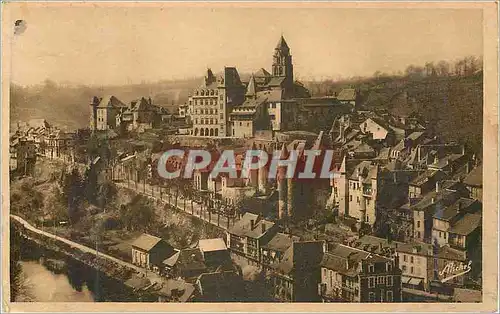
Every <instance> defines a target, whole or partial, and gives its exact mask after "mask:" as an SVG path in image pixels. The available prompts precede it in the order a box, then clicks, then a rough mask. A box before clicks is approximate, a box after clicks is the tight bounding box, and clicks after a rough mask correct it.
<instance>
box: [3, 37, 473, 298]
mask: <svg viewBox="0 0 500 314" xmlns="http://www.w3.org/2000/svg"><path fill="white" fill-rule="evenodd" d="M266 49H267V48H266ZM269 50H270V53H272V56H273V57H272V60H273V61H272V64H271V67H270V68H269V70H266V69H265V68H260V69H256V70H255V72H253V73H252V74H251V75H250V77H249V78H248V79H244V78H243V75H242V76H240V74H239V72H238V70H237V68H236V67H230V66H226V67H224V68H222V69H211V68H208V69H207V70H206V72H205V73H202V75H203V79H202V80H201V82H200V84H199V87H198V88H196V89H194V90H192V91H191V93H190V96H189V99H188V101H187V102H186V103H182V104H177V108H176V110H172V109H171V108H169V109H167V108H165V107H162V106H160V105H157V104H155V103H154V102H153V100H152V98H151V96H152V95H143V97H141V98H139V99H137V100H134V101H132V102H129V103H126V102H123V101H121V100H120V95H95V96H94V97H92V99H89V102H88V110H89V113H88V114H89V116H90V119H89V122H88V127H86V128H80V129H76V130H68V129H64V128H59V127H56V126H54V125H52V123H51V121H47V120H45V119H43V118H37V119H31V120H28V121H19V122H17V123H16V125H15V127H13V128H11V134H10V174H11V185H13V186H15V185H16V182H22V181H23V180H24V181H26V180H29V179H30V178H32V179H34V180H39V178H40V175H39V174H40V173H41V172H45V171H48V170H47V169H49V167H48V166H47V165H49V164H51V165H54V164H55V165H58V166H57V171H54V173H53V174H51V176H52V177H53V178H52V179H50V180H52V181H50V180H49V179H48V180H49V181H50V182H59V181H60V182H62V183H57V184H58V186H59V190H60V191H62V192H60V193H61V194H62V195H65V197H66V198H65V202H66V203H65V204H67V210H63V211H62V212H64V213H65V214H64V215H63V214H56V213H50V211H49V210H47V211H45V209H44V210H43V214H40V215H39V216H38V215H28V214H26V213H25V212H24V213H23V212H22V211H21V210H17V208H18V207H16V206H17V205H16V204H15V202H21V200H20V198H15V197H14V196H12V195H11V214H12V215H16V217H18V218H19V219H22V220H23V221H25V222H27V223H29V224H31V225H34V226H37V228H38V229H41V228H44V230H46V231H47V232H49V233H51V232H53V233H57V236H58V237H60V238H65V239H67V240H68V241H74V242H76V243H79V244H81V245H83V246H86V247H90V248H91V249H92V250H93V249H94V248H95V250H96V251H99V254H100V253H101V251H100V250H103V251H102V252H103V254H107V255H106V256H108V255H109V256H111V257H113V258H116V259H119V260H122V261H123V262H125V263H127V265H130V269H133V272H132V273H131V274H130V276H128V278H125V279H124V280H123V283H124V285H125V286H127V287H128V288H130V289H131V290H132V291H134V292H136V293H139V294H145V295H148V296H150V295H154V300H156V301H159V302H481V296H482V292H481V290H482V284H481V282H482V254H483V252H482V244H481V243H482V238H481V237H482V227H481V226H482V160H481V155H480V154H479V153H478V152H476V151H473V150H471V149H470V148H469V147H467V145H465V144H463V143H458V142H449V141H446V140H444V139H443V138H442V137H441V135H440V134H438V133H436V132H435V128H433V127H432V125H431V123H430V122H429V121H426V120H425V119H424V118H423V117H422V116H420V115H419V114H418V113H417V112H415V111H412V110H411V107H410V106H408V110H398V111H391V110H386V109H380V110H373V109H372V108H366V107H365V106H363V104H362V103H360V98H359V90H358V89H357V88H356V86H345V87H344V88H341V89H338V90H335V91H333V92H332V95H329V96H315V95H312V93H311V92H310V91H309V90H308V89H307V88H306V86H305V84H303V83H301V82H299V81H298V80H296V78H295V77H294V69H293V62H295V61H297V62H300V60H292V49H291V47H289V45H288V43H287V42H286V40H285V38H284V37H283V36H281V37H280V38H279V39H278V43H277V45H276V46H275V47H274V48H273V47H269ZM263 66H264V65H263ZM401 97H402V98H403V99H404V100H407V101H408V102H409V101H410V100H409V98H410V97H411V96H409V95H408V94H407V93H404V92H403V93H402V94H401ZM169 149H177V150H181V151H184V152H185V155H184V156H183V157H182V156H181V157H175V158H174V157H172V158H170V159H168V161H167V168H169V169H170V170H172V171H173V170H180V171H183V169H184V167H185V165H186V163H188V162H189V161H188V159H187V154H188V153H189V152H190V151H192V150H206V151H208V152H209V153H210V155H211V156H212V157H214V158H215V157H217V156H220V155H221V154H222V153H223V152H224V151H226V150H232V151H234V152H235V154H236V171H237V172H238V173H242V172H245V171H248V172H249V175H248V176H247V177H246V178H245V177H241V176H238V177H237V178H234V177H230V176H227V175H224V174H220V175H218V176H211V175H210V172H211V170H212V169H213V168H214V167H215V164H214V163H210V164H209V165H208V166H207V167H205V168H203V169H195V170H194V174H193V176H192V177H190V178H185V177H180V178H176V179H165V178H163V177H162V176H161V175H159V174H158V171H157V169H158V163H159V161H160V159H161V156H162V154H163V153H164V152H165V151H167V150H169ZM249 150H261V151H264V152H265V153H267V154H268V155H269V156H279V158H280V159H281V160H285V159H287V158H288V157H289V156H290V154H291V153H292V152H295V153H297V154H298V156H303V155H304V151H307V150H314V151H320V152H322V153H321V155H319V156H318V157H317V159H318V160H324V159H325V156H324V153H323V152H325V151H327V150H329V151H332V152H333V155H332V162H331V164H330V165H329V170H330V171H331V173H332V175H331V176H330V177H329V178H314V179H309V180H308V179H304V180H303V179H298V178H297V176H292V177H285V176H283V175H280V174H282V173H283V172H284V171H286V170H285V169H284V168H286V167H281V166H280V167H279V168H278V175H276V176H275V177H273V178H270V177H269V176H268V173H269V171H270V169H269V166H268V165H266V166H263V167H261V168H259V169H258V170H249V169H245V163H244V160H245V158H246V153H247V151H249ZM299 163H300V161H299ZM297 167H298V168H303V167H304V164H299V165H298V166H297ZM333 174H334V175H333ZM60 178H63V179H60ZM68 178H69V179H68ZM75 178H77V179H75ZM40 180H41V179H40ZM58 180H59V181H58ZM71 180H73V181H71ZM24 181H23V182H24ZM49 181H47V182H49ZM77 181H78V182H77ZM68 182H69V183H68ZM75 182H77V183H75ZM47 184H48V183H47ZM54 185H56V183H54ZM89 187H93V190H92V191H91V192H88V191H89V190H90V188H89ZM68 191H69V192H68ZM110 191H113V193H111V192H110ZM11 193H13V192H11ZM126 193H128V194H127V195H131V196H130V199H131V200H130V201H128V200H127V202H125V201H123V202H121V203H120V198H121V197H122V196H121V195H125V194H126ZM47 195H48V194H47ZM89 195H90V196H89ZM127 197H128V196H127ZM141 197H142V198H141ZM83 199H84V200H83ZM77 204H78V205H77ZM83 204H84V205H83ZM117 204H119V205H117ZM145 204H146V205H145ZM30 206H31V205H30ZM146 206H148V207H150V208H152V214H151V217H149V218H143V217H145V215H146V214H144V213H145V212H146V210H143V207H146ZM47 208H48V207H47ZM74 213H77V214H74ZM111 213H114V214H111ZM111 215H114V216H112V218H113V219H114V220H113V219H111V218H109V217H111ZM172 215H175V216H172ZM82 217H83V218H82ZM89 217H94V218H92V219H93V220H92V222H93V223H94V225H95V221H97V218H96V217H100V219H101V218H102V219H104V218H103V217H105V218H106V219H108V218H109V219H108V220H106V222H111V221H113V222H115V220H116V221H119V223H116V224H113V223H103V224H102V226H101V227H100V228H103V230H104V229H106V230H105V231H102V232H103V233H102V234H105V235H108V234H113V236H115V234H118V233H119V234H120V235H121V237H122V238H119V237H118V236H116V237H115V238H113V239H114V240H113V241H114V242H113V244H112V245H108V246H106V241H111V240H110V239H111V236H109V239H108V238H106V241H105V240H102V239H101V240H99V241H101V242H100V244H98V240H89V239H90V236H87V235H88V234H90V233H92V232H94V229H95V228H94V227H92V228H90V227H89V228H88V229H77V228H84V227H80V225H83V223H81V222H82V221H83V219H90V218H89ZM172 217H176V218H175V219H174V218H172ZM179 217H182V218H179ZM180 219H192V221H193V222H190V225H189V226H187V225H186V226H185V227H183V226H184V225H181V224H180V223H179V221H180ZM143 220H144V221H146V222H145V223H144V224H142V221H143ZM19 221H21V220H19ZM77 226H78V227H77ZM153 226H154V227H153ZM193 226H203V227H193ZM167 227H168V228H169V229H168V230H181V231H179V232H173V231H170V232H173V233H178V234H180V233H181V232H182V229H183V228H185V229H190V230H189V231H190V232H192V233H195V236H193V237H191V238H190V240H182V239H181V240H182V241H181V240H179V239H178V238H175V239H174V235H171V236H168V237H167V236H166V235H165V234H166V233H165V232H163V231H162V230H167V229H165V228H167ZM174 228H177V229H174ZM118 229H119V230H118ZM207 230H208V231H207ZM113 232H114V233H113ZM79 233H81V235H79ZM120 239H126V240H123V241H122V240H120ZM193 239H194V240H193ZM89 252H90V253H92V252H91V251H89ZM110 260H111V259H110ZM124 267H125V266H124ZM127 267H128V266H127Z"/></svg>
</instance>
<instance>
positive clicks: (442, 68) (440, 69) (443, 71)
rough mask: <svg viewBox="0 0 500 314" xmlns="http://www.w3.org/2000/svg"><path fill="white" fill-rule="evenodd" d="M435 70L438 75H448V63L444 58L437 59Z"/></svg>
mask: <svg viewBox="0 0 500 314" xmlns="http://www.w3.org/2000/svg"><path fill="white" fill-rule="evenodd" d="M436 72H437V75H438V76H448V75H450V64H449V63H448V62H446V61H444V60H441V61H439V62H438V64H437V65H436Z"/></svg>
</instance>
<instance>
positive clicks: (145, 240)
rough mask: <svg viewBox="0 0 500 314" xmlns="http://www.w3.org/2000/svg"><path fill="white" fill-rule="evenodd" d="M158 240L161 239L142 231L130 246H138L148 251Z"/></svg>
mask: <svg viewBox="0 0 500 314" xmlns="http://www.w3.org/2000/svg"><path fill="white" fill-rule="evenodd" d="M160 241H162V239H161V238H158V237H155V236H152V235H150V234H146V233H143V234H141V235H140V236H139V237H138V238H137V239H136V240H135V241H134V242H133V243H132V246H135V247H138V248H140V249H142V250H144V251H149V250H151V249H152V248H153V247H155V245H157V244H158V243H159V242H160Z"/></svg>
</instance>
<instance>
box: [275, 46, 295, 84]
mask: <svg viewBox="0 0 500 314" xmlns="http://www.w3.org/2000/svg"><path fill="white" fill-rule="evenodd" d="M273 76H274V77H283V78H285V80H284V82H283V83H284V87H289V88H290V87H292V85H293V64H292V56H291V55H290V48H289V47H288V44H287V43H286V41H285V38H283V36H281V37H280V40H279V42H278V45H276V48H274V56H273Z"/></svg>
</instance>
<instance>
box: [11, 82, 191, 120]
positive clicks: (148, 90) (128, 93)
mask: <svg viewBox="0 0 500 314" xmlns="http://www.w3.org/2000/svg"><path fill="white" fill-rule="evenodd" d="M200 82H201V78H198V79H189V80H182V81H175V82H172V81H166V82H157V83H146V84H136V85H126V86H103V87H91V86H61V85H57V84H55V83H54V82H51V81H48V80H47V81H45V84H42V85H36V86H30V87H23V86H18V85H15V84H11V90H10V118H11V125H13V124H15V123H16V122H17V121H19V120H29V119H32V118H45V119H46V120H47V121H49V122H50V123H53V124H55V125H58V126H66V127H68V128H70V129H74V128H80V127H85V126H87V125H88V121H89V117H90V109H89V104H90V101H91V99H92V97H93V96H100V97H102V96H105V95H115V96H116V97H118V98H119V99H120V100H122V101H123V102H125V103H129V102H130V101H131V100H133V99H136V98H140V97H151V98H152V99H153V102H154V103H156V104H158V105H160V106H164V107H167V108H169V107H171V108H172V109H175V108H176V107H177V106H178V105H179V104H182V103H184V102H186V100H187V98H188V95H189V92H190V91H191V90H192V89H193V88H196V87H197V86H198V85H199V84H200Z"/></svg>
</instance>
